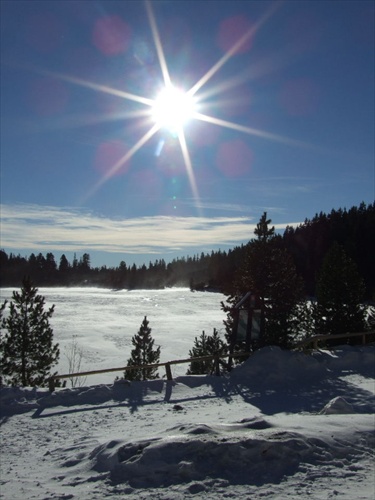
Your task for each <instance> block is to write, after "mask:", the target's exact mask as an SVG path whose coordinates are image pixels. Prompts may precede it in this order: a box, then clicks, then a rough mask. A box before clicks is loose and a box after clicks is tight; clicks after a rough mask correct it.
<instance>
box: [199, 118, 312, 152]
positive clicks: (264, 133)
mask: <svg viewBox="0 0 375 500" xmlns="http://www.w3.org/2000/svg"><path fill="white" fill-rule="evenodd" d="M194 118H195V119H196V120H201V121H204V122H207V123H212V124H213V125H219V126H220V127H224V128H229V129H232V130H237V131H238V132H243V133H245V134H249V135H254V136H256V137H261V138H263V139H269V140H272V141H275V142H281V143H283V144H290V145H292V146H298V147H303V148H311V147H313V145H312V144H309V143H307V142H303V141H296V140H294V139H290V138H289V137H285V136H282V135H278V134H272V133H271V132H267V131H265V130H259V129H256V128H252V127H246V126H244V125H239V124H238V123H234V122H229V121H227V120H221V119H220V118H215V117H213V116H208V115H204V114H202V113H194Z"/></svg>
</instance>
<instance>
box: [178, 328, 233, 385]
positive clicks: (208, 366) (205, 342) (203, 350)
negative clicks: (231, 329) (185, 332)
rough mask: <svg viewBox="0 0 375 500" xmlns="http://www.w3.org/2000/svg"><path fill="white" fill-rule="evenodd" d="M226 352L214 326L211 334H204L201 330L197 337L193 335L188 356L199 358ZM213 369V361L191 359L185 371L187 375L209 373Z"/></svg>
mask: <svg viewBox="0 0 375 500" xmlns="http://www.w3.org/2000/svg"><path fill="white" fill-rule="evenodd" d="M225 353H226V345H225V344H224V342H223V341H222V340H221V339H220V337H219V333H218V331H217V330H216V328H214V331H213V334H212V335H206V334H205V332H204V331H203V332H202V335H201V336H200V337H199V338H198V337H195V340H194V346H193V348H192V349H191V350H190V351H189V357H190V358H199V357H202V356H214V355H216V354H218V355H223V354H225ZM214 370H215V361H214V360H207V361H192V362H191V363H190V367H189V369H188V371H187V373H186V374H187V375H200V374H211V373H213V371H214Z"/></svg>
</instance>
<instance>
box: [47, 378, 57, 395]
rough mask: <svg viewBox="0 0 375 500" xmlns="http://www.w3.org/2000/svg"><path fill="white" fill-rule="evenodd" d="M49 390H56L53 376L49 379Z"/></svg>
mask: <svg viewBox="0 0 375 500" xmlns="http://www.w3.org/2000/svg"><path fill="white" fill-rule="evenodd" d="M48 390H49V392H53V391H54V390H55V379H54V378H53V377H50V378H49V379H48Z"/></svg>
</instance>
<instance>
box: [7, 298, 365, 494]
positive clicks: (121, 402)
mask: <svg viewBox="0 0 375 500" xmlns="http://www.w3.org/2000/svg"><path fill="white" fill-rule="evenodd" d="M144 293H145V296H147V297H151V293H148V292H144ZM171 293H172V292H171ZM181 293H186V294H187V295H186V296H185V300H184V301H182V302H184V308H185V309H186V310H187V311H189V313H188V316H189V318H191V321H192V324H195V323H194V322H195V321H196V317H197V316H198V317H199V318H200V325H201V326H200V327H199V328H200V330H198V331H196V332H190V337H189V338H188V339H183V340H184V342H178V341H176V343H175V346H174V347H173V348H171V349H173V351H171V353H170V354H171V355H172V354H173V356H172V357H171V358H169V359H172V358H176V357H180V358H182V357H186V343H187V344H189V345H188V349H189V348H190V347H191V346H190V343H191V338H194V336H196V335H198V334H199V333H200V331H201V330H203V329H206V331H210V329H211V326H212V325H209V326H210V328H208V327H207V326H206V325H205V323H210V321H213V322H214V320H212V319H207V321H205V320H206V317H205V314H206V313H207V317H208V318H210V317H211V314H216V311H214V312H213V311H212V310H207V307H206V306H207V303H206V304H205V307H202V308H201V304H200V303H199V297H200V296H199V295H196V294H190V295H188V294H189V292H187V291H185V292H183V291H178V292H176V293H175V295H174V296H175V298H176V297H179V296H181V295H180V294H181ZM209 295H211V294H206V296H205V294H201V297H202V301H203V302H204V301H208V300H214V299H213V297H212V296H211V298H210V299H209V298H208V297H207V296H209ZM190 297H191V300H190ZM215 300H216V301H217V302H218V303H219V301H220V300H221V297H220V296H219V297H216V299H215ZM158 301H159V304H161V299H158ZM173 304H177V305H178V306H179V307H180V306H181V302H180V301H179V300H177V299H175V300H174V301H171V304H170V307H172V305H173ZM194 304H195V305H197V309H195V305H194ZM56 308H57V306H56ZM181 309H182V307H181V308H180V311H181ZM81 313H82V311H81ZM56 314H57V309H56ZM60 314H61V315H63V313H62V312H60ZM144 314H146V312H145V313H144ZM170 314H171V315H174V314H175V313H174V312H173V311H172V310H171V311H170ZM78 316H80V315H78ZM106 317H107V316H106ZM175 317H176V318H177V315H176V316H175ZM160 318H161V316H160ZM141 320H142V317H141V318H140V321H141ZM61 321H62V320H61ZM66 321H67V320H66ZM81 321H82V322H83V321H84V318H81ZM140 321H139V322H138V321H137V328H138V327H139V324H140ZM184 321H187V319H186V318H185V319H184ZM57 323H58V322H57ZM154 323H155V324H154V328H155V330H153V333H154V335H155V337H156V336H157V334H156V330H157V326H158V321H157V320H156V318H155V321H154ZM177 325H178V326H181V327H182V323H179V322H178V323H177ZM60 326H61V322H60ZM151 326H153V325H152V324H151ZM213 326H216V325H213ZM218 326H220V325H218ZM177 330H178V329H177V328H176V332H175V334H174V336H173V340H175V338H176V339H178V337H179V331H177ZM81 332H83V330H81ZM134 333H135V332H132V333H131V335H133V334H134ZM113 334H114V332H113ZM59 335H60V338H59V339H58V340H59V341H61V339H62V338H63V332H62V330H60V331H59ZM69 335H70V332H69ZM79 338H80V339H81V338H82V339H83V338H85V337H84V336H83V335H82V337H79ZM94 342H98V344H97V345H94ZM103 345H104V347H105V346H106V344H105V343H104V342H103V343H101V342H100V341H99V335H98V334H97V335H96V336H95V335H94V341H93V342H92V349H94V348H95V349H96V350H97V351H98V353H99V354H98V358H99V359H100V360H102V361H103V360H104V361H105V362H107V363H108V361H109V360H108V357H107V352H106V351H105V349H104V354H100V350H101V348H102V347H103ZM176 346H177V347H176ZM179 347H180V348H181V349H180V351H179ZM374 358H375V345H373V344H372V345H368V346H365V347H363V346H356V347H349V346H342V347H338V348H336V349H335V350H334V351H331V352H330V351H325V350H319V351H315V352H313V353H312V354H303V353H298V352H288V351H282V350H280V349H279V348H276V347H268V348H264V349H261V350H259V351H257V352H256V353H255V354H254V355H253V356H252V357H251V358H249V359H248V360H247V361H246V362H245V363H244V364H242V365H239V366H237V367H236V368H235V369H234V370H233V371H232V372H231V373H230V374H229V375H226V376H222V377H214V376H186V375H182V374H181V375H179V376H177V377H175V379H174V380H173V381H171V382H168V381H166V380H165V379H160V380H154V381H149V382H133V383H129V382H120V381H119V382H116V383H114V382H113V378H114V376H113V374H112V381H111V382H110V383H107V382H106V383H104V384H96V385H90V386H89V385H87V386H85V387H80V388H67V389H58V390H57V391H56V392H54V393H52V394H49V393H48V391H47V390H45V389H38V390H36V389H31V388H25V389H21V388H5V389H2V390H1V393H0V397H1V436H2V447H1V478H0V486H1V487H0V492H1V493H0V497H1V498H3V499H4V500H21V499H30V500H31V499H44V500H47V499H73V498H76V499H80V500H81V499H82V500H85V499H87V500H102V499H107V498H129V499H164V500H166V499H170V500H172V499H173V500H174V499H187V498H204V499H206V498H207V499H217V498H235V499H237V498H245V499H263V498H267V499H273V500H276V499H277V500H284V499H288V500H290V499H293V498H311V499H331V498H340V500H341V499H344V500H353V499H366V500H373V499H374V497H375V463H374V452H373V450H374V445H375V431H374V427H375V420H374V408H375V374H374V369H375V363H374V361H375V359H374ZM166 359H167V358H166ZM109 366H113V364H110V365H109ZM183 367H184V368H183V372H184V371H186V368H187V366H186V365H183ZM161 375H162V374H161ZM87 383H90V384H92V383H93V382H92V379H89V378H88V379H87ZM95 383H96V382H95Z"/></svg>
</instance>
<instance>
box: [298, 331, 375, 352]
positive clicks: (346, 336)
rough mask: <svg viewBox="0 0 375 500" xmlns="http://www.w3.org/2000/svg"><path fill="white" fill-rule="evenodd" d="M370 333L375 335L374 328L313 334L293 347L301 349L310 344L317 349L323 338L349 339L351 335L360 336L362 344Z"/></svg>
mask: <svg viewBox="0 0 375 500" xmlns="http://www.w3.org/2000/svg"><path fill="white" fill-rule="evenodd" d="M370 335H375V330H369V331H367V332H355V333H338V334H334V335H314V337H309V338H307V339H305V340H302V341H301V342H298V344H296V345H295V346H294V349H302V348H304V347H307V346H309V345H312V347H313V349H317V348H318V345H319V343H321V342H324V341H325V340H336V339H349V338H351V337H362V344H363V345H365V344H366V343H367V337H368V336H370Z"/></svg>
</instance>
